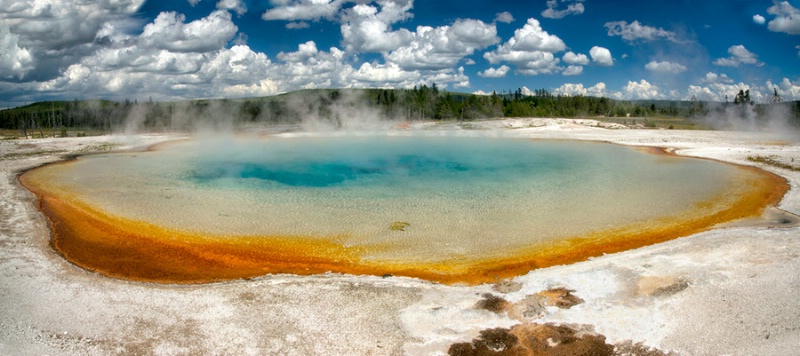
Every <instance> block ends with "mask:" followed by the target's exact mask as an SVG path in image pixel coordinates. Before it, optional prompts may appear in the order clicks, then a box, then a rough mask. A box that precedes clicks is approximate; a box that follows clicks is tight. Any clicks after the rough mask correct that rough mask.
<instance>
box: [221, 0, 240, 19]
mask: <svg viewBox="0 0 800 356" xmlns="http://www.w3.org/2000/svg"><path fill="white" fill-rule="evenodd" d="M217 8H218V9H221V10H230V11H234V12H236V14H238V15H239V16H241V15H244V14H245V13H246V12H247V4H245V3H244V1H243V0H219V2H218V3H217Z"/></svg>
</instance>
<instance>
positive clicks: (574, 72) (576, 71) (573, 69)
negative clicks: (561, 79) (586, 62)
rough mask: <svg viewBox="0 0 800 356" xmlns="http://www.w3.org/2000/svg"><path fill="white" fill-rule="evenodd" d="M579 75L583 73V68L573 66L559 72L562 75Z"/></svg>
mask: <svg viewBox="0 0 800 356" xmlns="http://www.w3.org/2000/svg"><path fill="white" fill-rule="evenodd" d="M581 73H583V66H575V65H571V66H567V69H564V71H563V72H561V74H562V75H578V74H581Z"/></svg>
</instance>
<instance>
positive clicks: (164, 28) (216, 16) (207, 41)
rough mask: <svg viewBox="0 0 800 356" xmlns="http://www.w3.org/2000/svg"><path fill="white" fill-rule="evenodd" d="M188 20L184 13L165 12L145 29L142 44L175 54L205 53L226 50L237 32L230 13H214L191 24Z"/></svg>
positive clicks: (141, 38)
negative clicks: (225, 47) (224, 48)
mask: <svg viewBox="0 0 800 356" xmlns="http://www.w3.org/2000/svg"><path fill="white" fill-rule="evenodd" d="M185 20H186V17H185V16H184V15H183V14H178V13H175V12H162V13H160V14H159V15H158V17H156V19H155V20H154V21H153V22H152V23H150V24H147V25H146V26H145V27H144V31H143V32H142V35H141V37H140V42H141V43H142V44H143V45H144V46H146V47H153V48H158V49H165V50H169V51H175V52H206V51H210V50H215V49H219V48H222V47H224V46H225V45H226V44H227V42H228V41H230V40H231V39H233V37H234V36H235V35H236V31H237V30H238V28H237V27H236V25H235V24H234V23H233V21H232V20H231V14H230V13H229V12H228V11H222V10H218V11H214V12H212V13H211V14H210V15H209V16H208V17H204V18H202V19H198V20H195V21H192V22H190V23H184V21H185Z"/></svg>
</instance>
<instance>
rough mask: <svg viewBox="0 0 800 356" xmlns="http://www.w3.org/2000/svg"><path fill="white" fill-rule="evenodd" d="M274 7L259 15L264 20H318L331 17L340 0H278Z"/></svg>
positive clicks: (336, 11)
mask: <svg viewBox="0 0 800 356" xmlns="http://www.w3.org/2000/svg"><path fill="white" fill-rule="evenodd" d="M272 3H273V5H275V7H273V8H271V9H269V10H267V11H265V12H264V14H262V15H261V18H262V19H264V20H286V21H298V20H319V19H321V18H333V16H334V15H336V13H338V12H339V9H341V7H342V4H343V3H344V1H341V0H278V1H273V2H272Z"/></svg>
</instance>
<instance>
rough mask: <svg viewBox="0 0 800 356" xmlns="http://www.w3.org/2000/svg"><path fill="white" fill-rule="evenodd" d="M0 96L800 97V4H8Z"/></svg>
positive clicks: (21, 100) (178, 0)
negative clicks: (423, 89)
mask: <svg viewBox="0 0 800 356" xmlns="http://www.w3.org/2000/svg"><path fill="white" fill-rule="evenodd" d="M0 4H2V6H0V107H10V106H16V105H21V104H26V103H30V102H33V101H40V100H52V99H58V100H72V99H87V98H106V99H113V100H124V99H131V100H134V99H136V100H145V99H147V98H151V97H152V98H154V99H155V100H180V99H196V98H223V97H227V98H234V97H249V96H264V95H274V94H279V93H283V92H288V91H294V90H299V89H304V88H332V87H335V88H376V87H377V88H410V87H413V86H414V85H421V84H428V85H430V84H431V83H434V82H435V83H437V85H438V86H439V87H440V88H445V89H446V90H450V91H459V92H470V93H491V92H492V91H497V92H502V91H508V90H516V89H517V88H523V91H525V90H534V89H541V88H544V89H547V90H550V91H552V92H555V93H558V94H563V95H594V96H606V97H611V98H615V99H630V100H634V99H684V100H686V99H690V98H692V97H696V98H698V99H700V100H713V101H724V100H725V95H728V96H732V95H733V94H734V93H736V92H738V91H739V90H740V89H749V90H751V96H753V97H754V99H755V100H757V101H763V102H765V101H768V100H770V98H771V95H772V92H773V90H774V89H777V90H778V92H779V94H780V95H781V96H782V97H783V98H784V100H800V10H798V8H800V4H798V2H797V1H745V0H711V1H689V0H672V1H661V0H649V1H629V0H622V1H599V0H549V1H548V0H539V1H510V0H494V1H454V0H438V1H433V0H427V1H426V0H416V1H414V0H380V1H368V0H257V1H241V0H174V1H143V0H98V1H94V2H86V3H82V2H77V1H57V0H28V1H19V0H4V1H3V0H0Z"/></svg>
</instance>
